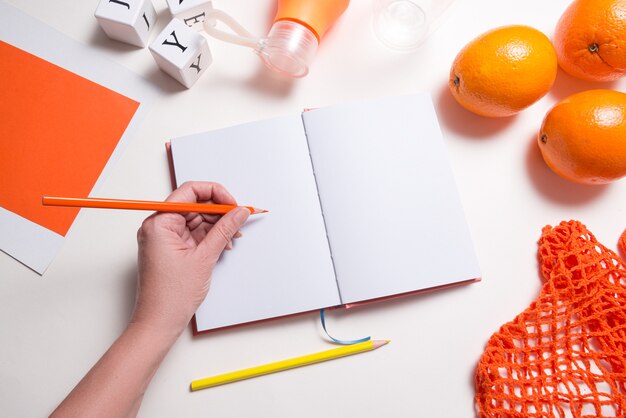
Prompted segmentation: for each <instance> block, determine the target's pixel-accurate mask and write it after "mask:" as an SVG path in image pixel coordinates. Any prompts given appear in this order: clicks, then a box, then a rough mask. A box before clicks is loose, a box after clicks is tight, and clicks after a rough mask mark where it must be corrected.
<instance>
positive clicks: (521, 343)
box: [475, 221, 626, 418]
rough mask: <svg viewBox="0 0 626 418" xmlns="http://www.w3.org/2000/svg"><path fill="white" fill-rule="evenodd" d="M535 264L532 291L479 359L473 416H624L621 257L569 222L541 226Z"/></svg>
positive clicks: (625, 281)
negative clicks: (537, 279) (538, 278)
mask: <svg viewBox="0 0 626 418" xmlns="http://www.w3.org/2000/svg"><path fill="white" fill-rule="evenodd" d="M623 237H626V235H624V236H623ZM623 239H624V238H623ZM624 240H626V239H624ZM620 241H622V242H621V244H622V245H626V242H624V241H623V240H620ZM539 263H540V267H541V274H542V275H543V278H544V279H545V283H544V285H543V288H542V289H541V293H540V294H539V297H538V298H537V300H536V301H534V302H533V303H531V305H530V306H529V307H528V308H527V309H526V310H525V311H524V312H522V313H521V314H520V315H518V316H517V317H516V318H515V319H514V320H513V321H511V322H509V323H507V324H505V325H503V326H502V327H501V328H500V330H499V331H498V332H496V333H495V334H494V335H493V336H492V337H491V338H490V340H489V342H488V343H487V348H486V349H485V352H484V354H483V355H482V357H481V358H480V361H479V363H478V366H477V368H476V376H475V385H476V398H475V401H476V409H477V412H478V415H479V416H480V417H576V418H578V417H625V416H626V268H625V266H624V262H623V261H621V260H620V259H619V257H618V256H617V255H616V254H615V253H614V252H613V251H611V250H609V249H607V248H606V247H604V246H603V245H602V244H600V243H599V242H598V241H596V239H595V237H594V236H593V235H592V234H591V233H590V232H589V231H588V230H587V228H586V227H585V226H584V225H582V224H581V223H580V222H576V221H570V222H561V224H560V225H558V226H557V227H554V228H552V227H550V226H546V227H545V228H544V229H543V231H542V236H541V239H540V240H539Z"/></svg>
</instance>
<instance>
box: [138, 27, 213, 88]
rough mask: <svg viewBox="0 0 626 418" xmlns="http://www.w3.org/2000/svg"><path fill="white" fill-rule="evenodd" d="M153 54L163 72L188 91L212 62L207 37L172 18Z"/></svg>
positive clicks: (157, 39)
mask: <svg viewBox="0 0 626 418" xmlns="http://www.w3.org/2000/svg"><path fill="white" fill-rule="evenodd" d="M150 52H151V53H152V56H153V57H154V60H155V61H156V63H157V64H158V66H159V67H160V68H161V70H163V71H164V72H166V73H167V74H169V75H170V76H172V77H173V78H175V79H176V80H178V81H179V82H180V83H181V84H182V85H183V86H185V87H187V88H189V87H191V86H193V85H194V83H195V82H196V81H197V80H198V79H199V78H200V76H201V75H202V74H203V73H204V71H205V70H206V69H207V67H208V66H209V65H210V64H211V60H212V58H211V51H210V50H209V44H208V42H207V40H206V38H205V37H204V36H202V35H201V34H199V33H198V32H196V31H195V30H194V29H192V28H190V27H189V26H187V25H185V24H184V23H183V22H182V21H181V20H178V19H172V21H171V22H170V23H169V24H168V25H167V26H166V27H165V29H163V31H162V32H161V33H160V34H158V35H157V37H156V39H155V40H154V41H152V43H151V44H150Z"/></svg>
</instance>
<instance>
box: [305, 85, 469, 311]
mask: <svg viewBox="0 0 626 418" xmlns="http://www.w3.org/2000/svg"><path fill="white" fill-rule="evenodd" d="M302 117H303V120H304V125H305V130H306V133H307V138H308V143H309V149H310V153H311V159H312V161H313V169H314V171H315V177H316V180H317V186H318V191H319V195H320V200H321V205H322V211H323V214H324V219H325V223H326V229H327V234H328V239H329V243H330V249H331V252H332V255H333V261H334V266H335V271H336V274H337V281H338V283H339V289H340V293H341V298H342V302H343V303H353V302H358V301H363V300H368V299H374V298H379V297H385V296H390V295H396V294H400V293H405V292H412V291H417V290H422V289H427V288H432V287H435V286H441V285H447V284H451V283H455V282H460V281H466V280H472V279H478V278H479V277H480V272H479V268H478V263H477V260H476V257H475V254H474V249H473V245H472V241H471V239H470V235H469V231H468V227H467V225H466V222H465V217H464V213H463V209H462V207H461V202H460V199H459V197H458V194H457V190H456V185H455V182H454V178H453V174H452V171H451V168H450V164H449V161H448V157H447V152H446V149H445V145H444V143H443V138H442V136H441V132H440V130H439V125H438V123H437V116H436V114H435V110H434V108H433V105H432V102H431V100H430V96H428V95H415V96H402V97H390V98H383V99H377V100H371V101H367V102H360V103H348V104H342V105H338V106H332V107H328V108H323V109H317V110H312V111H309V112H305V113H304V114H303V116H302Z"/></svg>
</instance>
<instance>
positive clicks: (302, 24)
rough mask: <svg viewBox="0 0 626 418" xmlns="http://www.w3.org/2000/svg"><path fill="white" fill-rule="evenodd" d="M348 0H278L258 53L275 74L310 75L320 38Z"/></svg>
mask: <svg viewBox="0 0 626 418" xmlns="http://www.w3.org/2000/svg"><path fill="white" fill-rule="evenodd" d="M349 2H350V0H278V11H277V12H276V17H275V18H274V24H273V25H272V28H271V30H270V33H269V35H268V37H267V39H266V41H265V43H264V45H263V46H262V47H261V48H259V50H258V53H259V55H260V56H261V58H262V59H263V61H264V62H265V64H266V65H267V66H268V67H270V68H271V69H272V70H274V71H278V72H279V73H282V74H284V75H288V76H291V77H304V76H305V75H307V73H308V72H309V65H310V64H311V62H312V60H313V58H314V57H315V53H316V52H317V47H318V45H319V41H320V39H321V38H322V37H323V36H324V34H325V33H326V31H327V30H328V28H330V27H331V26H332V24H333V23H335V21H336V20H337V18H339V16H341V14H342V13H343V12H344V11H345V10H346V8H347V7H348V3H349Z"/></svg>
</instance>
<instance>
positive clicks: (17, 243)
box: [0, 0, 158, 274]
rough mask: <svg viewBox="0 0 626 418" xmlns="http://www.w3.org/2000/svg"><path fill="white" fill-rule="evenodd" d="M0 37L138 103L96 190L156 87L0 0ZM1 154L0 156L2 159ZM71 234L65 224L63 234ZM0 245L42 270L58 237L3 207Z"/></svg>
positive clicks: (58, 243)
mask: <svg viewBox="0 0 626 418" xmlns="http://www.w3.org/2000/svg"><path fill="white" fill-rule="evenodd" d="M0 40H2V41H4V42H7V43H9V44H11V45H14V46H16V47H18V48H20V49H22V50H25V51H27V52H30V53H31V54H34V55H37V56H39V57H41V58H43V59H45V60H46V61H49V62H52V63H54V64H56V65H58V66H60V67H63V68H66V69H68V70H70V71H72V72H74V73H76V74H78V75H80V76H82V77H85V78H87V79H89V80H91V81H94V82H96V83H98V84H100V85H102V86H105V87H107V88H109V89H111V90H114V91H116V92H118V93H120V94H123V95H125V96H127V97H130V98H132V99H134V100H136V101H138V102H140V103H141V104H140V106H139V108H138V109H137V111H136V112H135V115H134V117H133V119H132V120H131V122H130V124H129V125H128V127H127V128H126V131H125V132H124V135H123V136H122V138H121V139H120V141H119V143H118V146H117V148H116V149H115V151H114V152H113V154H112V155H111V158H110V159H109V161H108V163H107V165H106V167H105V168H104V170H103V172H102V173H101V175H100V177H99V178H98V181H97V182H96V184H95V185H94V188H93V189H92V192H91V193H92V194H94V193H96V191H97V189H98V187H99V185H100V184H101V183H102V182H103V181H104V179H105V178H106V177H107V174H108V172H109V171H110V170H111V169H112V167H113V165H114V164H115V162H116V161H117V160H118V159H119V157H120V155H121V153H122V152H123V150H124V148H125V147H126V145H127V143H128V141H129V140H130V138H131V136H132V134H133V133H134V132H135V130H136V129H137V127H138V125H139V123H140V121H141V120H142V119H143V117H144V116H145V114H146V113H147V111H148V107H149V105H150V103H151V102H152V100H153V99H154V98H155V97H156V95H157V93H158V91H157V90H156V88H155V87H154V86H152V85H151V84H150V83H149V82H148V81H146V80H145V79H143V78H141V77H140V76H138V75H137V74H135V73H133V72H131V71H129V70H127V69H126V68H124V67H122V66H121V65H119V64H117V63H115V62H113V61H110V60H108V59H106V58H104V57H103V56H102V55H101V54H100V53H99V52H98V51H97V50H95V49H94V48H90V47H88V46H86V45H83V44H80V43H78V42H76V41H74V40H72V39H70V38H68V37H67V36H65V35H63V34H62V33H60V32H58V31H56V30H55V29H53V28H51V27H49V26H47V25H45V24H44V23H42V22H40V21H38V20H37V19H34V18H32V17H30V16H28V15H26V14H25V13H23V12H21V11H19V10H17V9H16V8H14V7H13V6H10V5H8V4H7V3H5V2H3V1H1V0H0ZM2 157H4V156H0V158H2ZM69 234H71V229H70V231H69V232H68V235H69ZM0 236H2V238H1V239H0V250H2V251H3V252H5V253H7V254H9V255H10V256H12V257H14V258H15V259H17V260H18V261H20V262H22V263H23V264H25V265H26V266H28V267H30V268H31V269H33V270H34V271H36V272H37V273H39V274H43V273H44V271H45V270H46V268H47V267H48V266H49V265H50V263H51V262H52V260H53V258H54V257H55V255H56V254H57V253H58V251H59V250H60V248H61V245H62V241H63V238H62V237H61V238H60V239H59V237H60V236H59V235H58V234H56V233H55V232H52V231H49V230H47V229H45V228H42V227H41V226H39V225H37V224H35V223H33V222H30V221H27V220H26V219H24V218H22V217H21V216H19V215H17V214H15V213H12V212H10V211H6V210H4V211H3V213H2V215H1V216H0Z"/></svg>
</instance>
